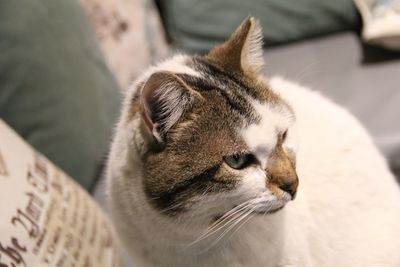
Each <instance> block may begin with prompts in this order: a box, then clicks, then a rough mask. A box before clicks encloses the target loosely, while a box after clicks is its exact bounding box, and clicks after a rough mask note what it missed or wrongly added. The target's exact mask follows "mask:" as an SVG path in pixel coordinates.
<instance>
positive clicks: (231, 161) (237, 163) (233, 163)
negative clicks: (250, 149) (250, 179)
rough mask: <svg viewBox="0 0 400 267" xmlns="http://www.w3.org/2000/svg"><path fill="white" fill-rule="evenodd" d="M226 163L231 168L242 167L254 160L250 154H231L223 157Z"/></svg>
mask: <svg viewBox="0 0 400 267" xmlns="http://www.w3.org/2000/svg"><path fill="white" fill-rule="evenodd" d="M224 160H225V162H226V164H228V165H229V167H231V168H233V169H237V170H238V169H243V168H245V167H247V166H248V165H249V164H251V163H252V162H253V161H254V156H253V155H251V154H233V155H230V156H226V157H224Z"/></svg>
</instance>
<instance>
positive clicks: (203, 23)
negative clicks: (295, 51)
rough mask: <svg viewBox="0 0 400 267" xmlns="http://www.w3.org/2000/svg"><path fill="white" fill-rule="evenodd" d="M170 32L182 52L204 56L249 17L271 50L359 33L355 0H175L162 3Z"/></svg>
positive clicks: (160, 3) (160, 2)
mask: <svg viewBox="0 0 400 267" xmlns="http://www.w3.org/2000/svg"><path fill="white" fill-rule="evenodd" d="M158 2H159V5H160V6H161V9H162V11H163V15H164V20H165V23H166V26H167V30H168V32H169V34H170V37H171V38H172V40H173V42H174V43H175V45H176V46H177V47H178V48H179V49H184V50H188V51H195V52H198V51H200V52H204V51H205V50H207V49H209V48H211V47H212V46H213V45H215V44H216V43H218V42H221V41H222V40H224V39H226V38H228V36H229V35H230V34H232V32H233V31H234V29H235V28H236V27H237V26H238V25H239V24H240V22H241V21H242V20H243V19H244V18H245V17H247V16H248V15H252V16H255V17H256V18H258V19H259V20H260V22H261V24H262V26H263V28H264V38H265V44H266V45H276V44H280V43H284V42H289V41H294V40H299V39H303V38H306V37H312V36H317V35H321V34H325V33H330V32H335V31H341V30H348V29H356V28H358V26H359V16H358V14H357V11H356V8H355V7H354V4H353V2H352V1H351V0H335V1H321V0H297V1H290V0H248V1H242V0H229V1H228V0H209V1H196V0H170V1H161V0H159V1H158Z"/></svg>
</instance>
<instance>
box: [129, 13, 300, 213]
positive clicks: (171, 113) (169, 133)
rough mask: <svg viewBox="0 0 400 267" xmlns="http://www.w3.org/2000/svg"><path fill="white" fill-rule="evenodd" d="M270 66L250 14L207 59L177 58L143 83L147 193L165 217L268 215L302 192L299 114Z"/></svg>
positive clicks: (138, 107)
mask: <svg viewBox="0 0 400 267" xmlns="http://www.w3.org/2000/svg"><path fill="white" fill-rule="evenodd" d="M262 66H263V58H262V33H261V28H260V26H259V25H258V23H257V21H256V20H255V19H253V18H248V19H247V20H246V21H244V22H243V24H242V25H241V26H240V27H239V28H238V29H237V30H236V32H235V33H234V34H233V35H232V37H231V38H230V39H229V40H228V41H227V42H225V43H224V44H222V45H219V46H217V47H215V48H214V49H212V50H211V51H210V52H209V53H208V54H207V55H205V56H199V57H185V56H177V57H174V58H172V59H170V60H168V61H166V62H163V63H161V64H160V65H158V66H156V67H153V68H152V69H151V70H150V71H149V72H148V73H147V74H146V75H145V77H144V78H143V79H142V80H141V81H140V82H138V83H137V84H136V86H137V89H136V93H135V94H134V96H133V97H132V99H131V102H130V103H131V104H130V105H131V106H130V114H131V116H129V119H140V127H141V130H140V133H141V135H143V139H144V140H146V145H145V147H146V151H145V152H144V153H143V154H142V155H141V162H142V169H143V171H142V179H143V182H142V185H143V188H142V189H141V190H143V192H144V193H145V195H146V196H147V199H148V201H149V202H150V203H151V206H152V207H153V208H154V209H155V210H156V211H157V212H159V213H160V215H165V216H166V217H170V218H171V219H174V218H177V217H179V218H184V217H185V216H187V215H190V216H191V218H193V216H194V215H195V216H198V218H200V217H201V216H205V217H207V216H209V218H213V217H214V218H215V217H217V216H219V215H222V214H225V213H226V212H227V211H229V210H231V209H232V208H234V207H236V208H237V207H244V208H245V209H247V210H249V211H251V212H254V213H260V214H268V213H273V212H275V211H277V210H279V209H281V208H283V207H284V205H285V204H286V203H287V202H288V201H289V200H291V199H293V198H294V196H295V193H296V189H297V185H298V178H297V174H296V170H295V157H296V155H295V154H296V152H295V146H296V140H295V139H296V138H295V135H296V134H295V117H294V114H293V111H292V109H291V107H290V106H289V105H288V104H287V103H286V102H285V101H284V100H283V99H281V98H280V96H279V95H277V94H276V93H274V92H273V90H272V89H271V88H270V87H269V84H268V81H267V79H265V78H263V77H262V75H260V70H261V68H262Z"/></svg>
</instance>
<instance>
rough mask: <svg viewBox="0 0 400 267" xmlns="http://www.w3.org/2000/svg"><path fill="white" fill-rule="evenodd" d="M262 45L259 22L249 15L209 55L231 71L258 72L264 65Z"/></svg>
mask: <svg viewBox="0 0 400 267" xmlns="http://www.w3.org/2000/svg"><path fill="white" fill-rule="evenodd" d="M262 45H263V35H262V28H261V26H260V24H259V22H258V21H257V20H256V19H255V18H253V17H248V18H247V19H246V20H245V21H244V22H243V23H242V24H241V25H240V26H239V28H238V29H237V30H236V31H235V33H234V34H233V35H232V36H231V37H230V39H229V40H228V41H226V42H225V43H223V44H222V45H219V46H217V47H215V48H214V49H212V50H211V51H210V52H209V54H208V55H207V57H208V58H209V59H211V60H212V61H214V62H216V63H217V64H219V65H221V66H222V67H224V68H227V69H229V70H231V71H243V72H256V73H257V72H259V71H260V70H261V68H262V67H263V65H264V61H263V58H262Z"/></svg>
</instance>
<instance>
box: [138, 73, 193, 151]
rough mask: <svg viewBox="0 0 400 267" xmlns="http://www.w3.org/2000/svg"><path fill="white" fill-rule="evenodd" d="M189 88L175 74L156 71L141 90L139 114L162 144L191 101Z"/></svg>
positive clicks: (150, 131)
mask: <svg viewBox="0 0 400 267" xmlns="http://www.w3.org/2000/svg"><path fill="white" fill-rule="evenodd" d="M190 91H191V90H190V89H189V88H188V87H187V85H186V84H185V83H184V82H183V81H182V80H181V79H180V78H179V77H178V76H176V75H175V74H173V73H171V72H156V73H154V74H152V75H151V76H150V78H149V79H148V80H147V82H146V83H145V85H144V86H143V88H142V92H141V116H142V119H143V122H144V124H145V126H146V128H147V129H148V130H149V133H150V134H151V135H152V136H153V137H154V139H155V140H156V141H157V142H158V143H160V144H162V143H164V142H165V137H166V134H167V133H168V131H169V130H170V129H171V128H172V127H173V126H174V125H175V124H176V123H177V122H178V120H179V119H180V118H181V116H182V115H183V113H184V112H185V110H186V109H187V108H188V107H189V106H190V105H191V103H192V101H193V97H192V94H191V92H190Z"/></svg>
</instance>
